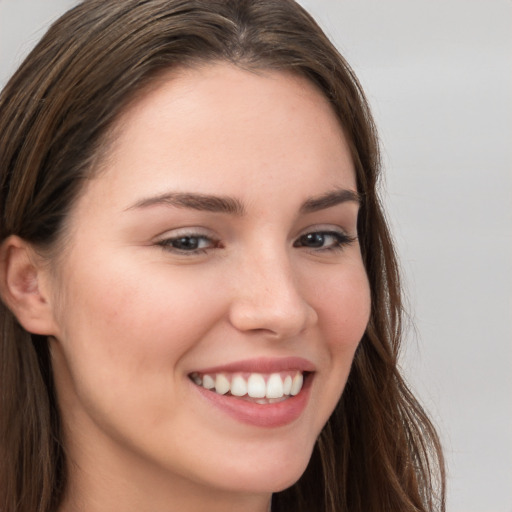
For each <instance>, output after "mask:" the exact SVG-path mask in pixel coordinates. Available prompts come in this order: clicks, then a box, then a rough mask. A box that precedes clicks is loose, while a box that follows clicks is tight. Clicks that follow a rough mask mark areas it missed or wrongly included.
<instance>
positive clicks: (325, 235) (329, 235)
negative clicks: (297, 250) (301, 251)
mask: <svg viewBox="0 0 512 512" xmlns="http://www.w3.org/2000/svg"><path fill="white" fill-rule="evenodd" d="M354 240H355V237H351V236H349V235H346V234H345V233H340V232H338V231H313V232H311V233H305V234H304V235H301V236H300V237H299V238H298V239H297V240H296V241H295V242H294V243H293V246H294V247H306V248H309V249H315V250H323V251H332V250H336V249H342V248H343V247H344V246H346V245H349V244H350V243H352V242H353V241H354Z"/></svg>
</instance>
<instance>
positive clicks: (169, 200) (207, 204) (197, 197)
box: [128, 192, 245, 217]
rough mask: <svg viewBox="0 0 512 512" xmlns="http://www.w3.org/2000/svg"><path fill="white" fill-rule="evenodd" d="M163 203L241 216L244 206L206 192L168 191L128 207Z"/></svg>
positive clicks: (235, 201)
mask: <svg viewBox="0 0 512 512" xmlns="http://www.w3.org/2000/svg"><path fill="white" fill-rule="evenodd" d="M155 205H164V206H175V207H177V208H190V209H192V210H200V211H207V212H215V213H228V214H231V215H236V216H239V217H241V216H242V215H244V214H245V208H244V205H243V204H242V202H241V201H239V200H238V199H235V198H232V197H226V196H212V195H208V194H196V193H183V192H170V193H168V194H162V195H159V196H155V197H149V198H147V199H142V200H141V201H138V202H137V203H135V204H134V205H133V206H131V207H130V208H128V209H129V210H131V209H133V208H147V207H149V206H155Z"/></svg>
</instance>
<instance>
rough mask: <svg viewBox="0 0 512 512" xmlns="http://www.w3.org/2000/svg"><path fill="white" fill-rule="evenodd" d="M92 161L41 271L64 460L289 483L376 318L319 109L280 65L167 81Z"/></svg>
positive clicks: (349, 166)
mask: <svg viewBox="0 0 512 512" xmlns="http://www.w3.org/2000/svg"><path fill="white" fill-rule="evenodd" d="M102 167H103V168H102V170H101V171H100V172H98V174H97V176H96V177H95V178H93V179H92V180H90V182H89V183H88V184H87V185H86V187H85V189H84V190H83V193H82V194H81V196H80V197H79V199H78V200H77V202H76V204H75V206H74V209H73V210H72V212H71V214H70V217H69V219H68V227H67V229H68V233H67V235H68V238H69V240H68V244H67V248H66V250H65V252H64V254H63V255H62V256H61V257H60V258H59V261H58V262H56V263H55V265H54V267H55V268H54V269H52V277H51V279H50V283H51V287H52V294H51V295H52V297H53V299H52V300H53V310H54V319H55V320H54V323H55V329H54V330H55V332H54V337H53V339H52V341H51V345H52V354H53V364H54V372H55V377H56V385H57V390H58V398H59V402H60V407H61V410H62V415H63V419H64V424H65V430H66V442H67V444H68V447H69V452H70V456H71V457H72V458H74V459H75V461H76V462H77V464H78V466H80V468H81V471H83V472H85V473H86V472H87V469H88V468H89V467H90V468H91V473H92V472H93V471H95V472H101V471H104V472H105V473H106V474H108V475H110V476H109V477H108V478H110V479H112V478H114V479H115V477H112V475H124V476H125V477H126V478H127V479H128V478H132V477H133V475H134V474H135V473H137V472H138V471H140V474H142V473H144V474H152V481H153V482H155V481H158V478H160V477H161V478H162V481H166V482H167V485H169V486H172V485H173V482H174V483H176V482H179V483H180V489H185V488H189V487H190V486H191V487H195V488H197V489H205V490H208V491H209V492H212V490H222V491H226V492H236V493H252V494H259V493H261V494H264V493H270V492H273V491H278V490H282V489H283V488H286V487H287V486H289V485H291V484H292V483H293V482H295V481H296V480H297V479H298V478H299V477H300V475H301V474H302V472H303V471H304V469H305V467H306V465H307V463H308V460H309V458H310V455H311V451H312V448H313V445H314V443H315V440H316V438H317V436H318V435H319V433H320V431H321V429H322V427H323V425H324V424H325V422H326V421H327V419H328V417H329V415H330V414H331V412H332V411H333V409H334V407H335V405H336V403H337V402H338V399H339V398H340V395H341V393H342V391H343V387H344V385H345V382H346V379H347V376H348V374H349V370H350V366H351V363H352V359H353V356H354V351H355V350H356V348H357V345H358V343H359V341H360V339H361V337H362V335H363V332H364V330H365V327H366V324H367V321H368V317H369V310H370V299H369V289H368V282H367V278H366V274H365V270H364V267H363V263H362V259H361V254H360V248H359V245H358V241H357V229H356V224H357V214H358V206H359V205H358V201H357V191H356V181H355V174H354V167H353V163H352V160H351V157H350V154H349V150H348V146H347V143H346V140H345V138H344V135H343V132H342V130H341V128H340V125H339V123H338V121H337V119H336V117H335V115H334V113H333V111H332V110H331V107H330V105H329V104H328V102H327V100H326V99H325V98H324V97H323V95H322V94H321V93H320V92H318V91H317V90H316V89H315V88H314V86H313V85H311V84H310V83H309V82H308V81H306V80H304V79H301V78H298V77H295V76H292V75H288V74H285V73H282V72H259V73H257V74H256V73H251V72H248V71H243V70H240V69H238V68H235V67H232V66H230V65H227V64H215V65H210V66H205V67H201V68H196V69H193V70H186V71H183V72H181V73H173V74H172V75H171V76H168V77H165V78H162V79H161V81H160V82H159V83H158V85H157V86H156V87H154V88H153V89H152V90H151V91H150V92H149V93H147V94H146V95H145V96H144V97H143V98H142V99H139V100H138V101H137V102H136V103H135V104H134V105H132V106H131V107H130V108H129V109H128V111H127V112H125V113H124V115H123V116H122V118H121V119H120V120H119V122H118V125H117V130H116V137H115V138H114V142H113V144H112V147H111V148H110V151H109V155H108V158H105V161H104V162H103V166H102ZM98 460H100V461H101V464H98ZM140 468H144V470H143V471H142V470H141V469H140ZM128 475H129V476H128ZM139 476H140V475H139ZM139 476H137V477H134V478H138V477H139ZM128 481H130V480H128ZM131 481H133V479H132V480H131ZM187 486H188V487H187ZM191 487H190V488H191Z"/></svg>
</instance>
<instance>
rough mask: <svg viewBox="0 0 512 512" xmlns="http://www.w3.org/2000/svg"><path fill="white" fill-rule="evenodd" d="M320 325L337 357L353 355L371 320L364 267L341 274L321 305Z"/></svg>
mask: <svg viewBox="0 0 512 512" xmlns="http://www.w3.org/2000/svg"><path fill="white" fill-rule="evenodd" d="M316 309H317V312H318V314H319V324H320V327H321V329H322V332H323V333H324V336H325V339H326V341H327V343H328V345H329V349H330V351H331V353H332V354H333V355H336V354H339V355H344V354H352V355H353V353H354V352H355V350H356V348H357V346H358V344H359V341H360V340H361V338H362V336H363V334H364V332H365V329H366V326H367V325H368V320H369V317H370V309H371V299H370V287H369V283H368V278H367V276H366V272H365V270H364V268H363V266H362V264H361V265H357V266H355V267H354V268H351V269H347V270H345V271H343V272H340V274H339V276H338V277H337V278H336V279H335V280H332V281H331V282H330V285H329V286H328V287H326V289H325V292H324V293H323V298H322V300H321V301H319V303H318V304H317V308H316Z"/></svg>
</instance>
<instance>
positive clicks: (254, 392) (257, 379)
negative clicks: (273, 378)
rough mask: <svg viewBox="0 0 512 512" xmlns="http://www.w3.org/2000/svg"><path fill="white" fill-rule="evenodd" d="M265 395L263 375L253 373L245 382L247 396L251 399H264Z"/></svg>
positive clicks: (265, 388)
mask: <svg viewBox="0 0 512 512" xmlns="http://www.w3.org/2000/svg"><path fill="white" fill-rule="evenodd" d="M266 393H267V386H266V384H265V379H264V378H263V375H260V374H259V373H253V374H251V376H250V377H249V380H248V381H247V394H248V395H249V396H250V397H251V398H265V394H266Z"/></svg>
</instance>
